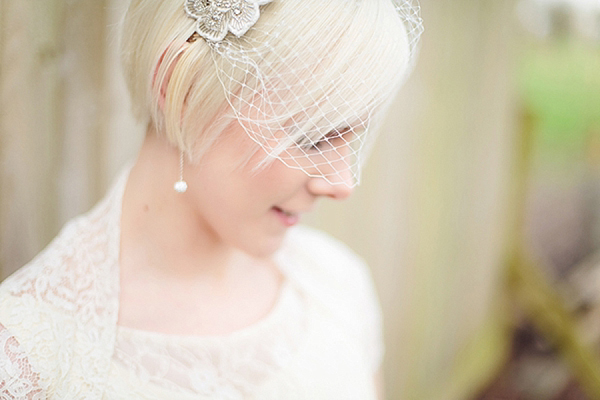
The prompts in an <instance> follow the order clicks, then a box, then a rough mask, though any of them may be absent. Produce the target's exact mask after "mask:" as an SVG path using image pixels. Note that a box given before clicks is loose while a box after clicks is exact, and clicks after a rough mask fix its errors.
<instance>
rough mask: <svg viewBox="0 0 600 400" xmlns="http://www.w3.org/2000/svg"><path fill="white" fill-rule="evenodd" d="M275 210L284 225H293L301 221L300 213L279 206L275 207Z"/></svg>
mask: <svg viewBox="0 0 600 400" xmlns="http://www.w3.org/2000/svg"><path fill="white" fill-rule="evenodd" d="M273 212H274V213H275V215H276V216H277V217H278V218H279V220H280V221H281V223H282V224H283V225H284V226H287V227H292V226H294V225H297V224H298V222H300V215H299V214H298V213H294V212H291V211H286V210H283V209H281V208H279V207H273Z"/></svg>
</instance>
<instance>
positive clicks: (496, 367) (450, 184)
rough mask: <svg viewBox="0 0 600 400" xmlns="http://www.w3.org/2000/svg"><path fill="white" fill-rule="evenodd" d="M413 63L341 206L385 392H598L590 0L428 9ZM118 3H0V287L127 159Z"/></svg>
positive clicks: (599, 81)
mask: <svg viewBox="0 0 600 400" xmlns="http://www.w3.org/2000/svg"><path fill="white" fill-rule="evenodd" d="M421 3H422V16H423V18H424V20H425V23H426V32H425V34H424V36H423V39H422V41H423V46H422V50H421V57H420V60H419V62H418V65H417V69H416V71H415V73H414V74H413V76H412V77H411V79H410V80H409V81H408V82H407V84H406V85H405V87H404V89H403V91H402V92H401V94H400V96H399V97H398V99H397V100H396V102H395V104H394V106H393V109H392V112H391V114H390V116H389V118H388V120H387V123H386V125H385V127H384V129H383V132H382V133H381V136H380V139H379V142H378V146H377V148H376V150H375V152H374V154H373V157H372V159H371V161H370V164H369V165H368V167H367V170H366V171H365V176H364V184H363V185H362V186H361V187H360V188H359V189H358V190H357V191H356V193H355V195H354V196H353V197H352V198H351V199H350V200H348V201H347V202H346V203H344V204H338V203H334V202H331V203H327V202H326V203H324V204H322V206H321V207H320V208H319V209H318V210H317V211H316V212H315V214H314V215H312V216H311V217H310V218H309V221H307V222H308V223H310V224H312V225H314V226H318V227H320V228H322V229H324V230H326V231H328V232H330V233H332V234H333V235H334V236H336V237H338V238H340V239H342V240H344V241H345V242H347V243H348V244H349V245H350V246H351V247H353V248H354V249H355V250H356V251H357V252H358V253H359V254H360V255H361V256H363V257H364V258H365V259H366V260H367V261H368V263H369V265H370V266H371V269H372V272H373V276H374V279H375V282H376V284H377V287H378V291H379V295H380V299H381V302H382V305H383V309H384V314H385V339H386V346H387V353H386V359H385V365H384V367H385V371H384V372H385V378H386V390H387V397H388V398H389V399H409V400H420V399H424V400H436V399H440V400H453V399H500V398H501V399H532V400H538V399H541V400H543V399H586V398H590V399H593V398H600V391H599V385H600V372H599V371H600V367H599V366H598V365H599V364H598V362H597V356H596V355H597V354H598V352H597V351H596V350H595V349H596V348H597V343H598V341H599V339H600V268H599V267H598V265H600V261H598V260H600V257H598V256H596V252H597V251H598V249H599V248H600V212H599V211H600V0H570V1H569V0H522V1H517V0H502V1H496V0H422V1H421ZM125 6H126V2H125V1H123V0H44V1H38V0H0V278H3V277H6V276H8V275H9V274H10V273H12V272H13V271H15V270H16V269H17V268H18V267H20V266H22V265H23V264H25V263H26V262H27V261H28V260H30V259H31V258H32V257H33V256H34V255H35V254H36V253H37V252H39V251H40V250H41V249H42V248H43V247H44V246H45V245H46V244H47V243H48V242H49V241H50V240H51V239H52V237H54V236H55V235H56V233H57V232H58V230H59V229H60V227H61V226H62V225H63V224H64V223H65V222H66V221H67V220H68V219H69V218H72V217H74V216H76V215H78V214H80V213H82V212H85V211H86V210H88V209H89V208H90V207H91V206H92V205H93V204H94V203H95V202H96V201H97V200H98V199H99V198H100V197H101V196H102V194H103V193H104V191H105V190H106V189H107V187H108V186H109V185H110V182H111V180H112V179H113V178H114V177H115V175H116V174H117V172H118V171H119V169H120V168H121V167H122V166H123V165H124V164H125V163H126V162H127V161H128V160H131V159H132V158H133V157H135V154H136V151H137V148H138V146H139V144H140V143H141V140H142V134H143V127H140V126H138V125H137V124H136V123H135V121H133V120H132V118H131V116H130V113H129V100H128V95H127V93H126V90H125V88H124V86H123V81H122V77H121V75H120V70H119V68H120V67H119V59H118V25H119V18H120V16H121V15H122V13H123V10H124V7H125Z"/></svg>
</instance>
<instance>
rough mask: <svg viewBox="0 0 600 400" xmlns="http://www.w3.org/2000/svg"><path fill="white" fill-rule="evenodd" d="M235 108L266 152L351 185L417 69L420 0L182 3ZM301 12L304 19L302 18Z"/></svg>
mask: <svg viewBox="0 0 600 400" xmlns="http://www.w3.org/2000/svg"><path fill="white" fill-rule="evenodd" d="M184 1H185V11H186V12H187V14H188V16H190V17H191V18H193V19H195V20H196V21H197V25H196V34H197V35H199V36H201V37H203V38H204V39H205V41H206V43H208V44H209V45H210V46H211V48H212V49H213V51H212V54H213V59H214V63H215V66H216V68H217V76H218V78H219V81H220V82H221V84H222V87H223V89H224V91H225V96H226V98H227V101H228V103H229V105H230V107H231V111H232V113H233V115H234V116H235V118H236V119H237V121H238V122H239V124H240V125H241V126H242V127H243V129H244V130H245V131H246V133H247V134H248V135H249V137H250V138H251V139H252V140H253V141H254V142H256V143H257V144H258V145H259V146H260V147H261V148H262V149H263V150H264V152H265V154H266V157H264V161H263V162H262V163H261V165H257V166H256V167H257V168H260V167H262V166H265V165H266V164H268V163H270V162H272V161H273V160H280V161H281V162H283V163H284V164H285V165H287V166H288V167H290V168H295V169H300V170H302V171H304V172H305V173H306V174H308V175H309V176H314V177H322V178H324V179H326V180H327V181H328V182H329V183H331V184H345V185H348V186H351V187H353V186H355V185H357V184H358V183H359V182H360V171H361V166H362V165H363V164H364V161H365V158H366V156H367V155H368V153H369V149H370V147H371V146H370V145H371V143H372V141H373V139H374V136H375V135H374V131H375V130H376V128H377V124H378V123H379V122H380V121H381V119H382V118H381V117H382V116H383V114H384V113H385V111H386V108H387V106H388V105H389V102H390V100H391V99H392V98H393V95H394V94H395V93H396V91H397V89H398V88H399V86H400V85H401V84H402V82H403V81H404V80H405V78H406V77H407V75H408V74H409V73H410V71H411V70H412V68H413V66H414V63H415V59H416V55H417V52H418V42H419V37H420V35H421V33H422V32H423V25H422V20H421V18H420V15H419V14H420V8H419V5H418V3H417V1H416V0H327V1H323V0H184ZM299 17H301V18H299Z"/></svg>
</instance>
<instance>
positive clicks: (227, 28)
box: [185, 0, 273, 42]
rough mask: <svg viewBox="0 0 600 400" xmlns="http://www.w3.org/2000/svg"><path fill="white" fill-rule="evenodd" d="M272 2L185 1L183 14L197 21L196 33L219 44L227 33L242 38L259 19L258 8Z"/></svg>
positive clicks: (267, 0)
mask: <svg viewBox="0 0 600 400" xmlns="http://www.w3.org/2000/svg"><path fill="white" fill-rule="evenodd" d="M272 1H273V0H185V12H186V13H187V15H188V16H189V17H190V18H193V19H195V20H196V21H197V26H196V32H197V33H198V34H199V35H200V36H202V37H203V38H204V39H206V40H210V41H212V42H220V41H222V40H223V39H225V36H227V33H228V32H231V33H233V34H234V35H235V36H237V37H241V36H243V35H244V34H245V33H246V32H248V30H249V29H250V28H252V27H253V26H254V24H256V22H257V21H258V19H259V18H260V8H259V6H262V5H265V4H268V3H270V2H272Z"/></svg>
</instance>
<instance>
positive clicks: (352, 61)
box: [121, 0, 410, 159]
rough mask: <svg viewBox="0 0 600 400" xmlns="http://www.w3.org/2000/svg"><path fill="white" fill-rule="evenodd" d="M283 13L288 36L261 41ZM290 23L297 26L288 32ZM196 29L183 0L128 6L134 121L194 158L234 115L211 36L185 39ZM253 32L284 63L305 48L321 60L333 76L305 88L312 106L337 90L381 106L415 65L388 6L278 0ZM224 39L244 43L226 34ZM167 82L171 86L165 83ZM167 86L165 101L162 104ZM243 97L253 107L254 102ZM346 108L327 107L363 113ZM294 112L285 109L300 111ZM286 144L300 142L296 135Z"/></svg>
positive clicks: (382, 2)
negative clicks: (209, 40) (147, 125)
mask: <svg viewBox="0 0 600 400" xmlns="http://www.w3.org/2000/svg"><path fill="white" fill-rule="evenodd" d="M307 3H309V4H308V5H309V6H308V7H307ZM300 5H301V6H300ZM350 5H351V7H350ZM281 15H286V27H287V29H286V30H285V31H283V34H282V35H276V37H264V38H261V37H260V35H264V32H263V31H262V30H261V29H259V28H260V25H261V24H271V25H276V24H274V23H273V21H272V19H273V18H277V17H278V16H281ZM290 22H291V24H292V25H293V29H289V24H290ZM195 23H196V22H195V21H194V20H193V19H191V18H189V17H188V16H187V15H186V13H185V12H184V1H183V0H131V3H130V6H129V8H128V10H127V13H126V15H125V19H124V24H123V35H122V43H121V46H122V61H123V66H124V70H125V77H126V81H127V84H128V87H129V91H130V94H131V97H132V104H133V109H134V113H135V115H136V117H137V118H138V119H139V120H141V121H147V122H149V123H151V124H153V125H154V126H155V128H156V130H157V132H159V134H164V135H165V136H166V138H167V139H168V140H169V142H170V143H172V144H173V145H175V146H177V147H178V148H179V149H180V150H183V151H185V152H186V153H187V154H188V156H190V157H191V158H192V159H194V158H197V157H199V156H201V155H202V154H203V153H204V152H205V151H206V150H207V149H208V148H209V147H210V146H211V145H212V144H213V143H214V141H215V140H216V139H217V138H218V136H219V134H220V133H222V132H223V130H224V129H225V128H226V126H227V125H228V124H229V123H231V121H232V118H230V117H232V115H233V114H232V113H231V110H229V108H230V107H229V103H228V101H227V100H228V99H227V97H226V94H225V91H224V90H223V87H222V84H221V82H220V80H219V76H218V71H217V66H216V65H215V62H214V58H213V57H219V55H218V54H216V55H215V54H212V52H213V49H212V48H211V47H210V46H209V45H208V44H207V43H206V42H205V41H204V40H197V41H195V42H193V43H189V42H188V40H189V39H190V37H191V36H192V35H193V33H194V30H195ZM256 27H257V28H258V29H251V30H250V31H249V32H248V33H247V34H246V35H254V37H253V39H254V41H256V40H262V39H264V40H265V41H266V40H268V41H269V45H270V46H272V48H273V49H274V51H273V54H275V53H276V54H277V57H278V58H279V59H280V60H281V59H282V58H285V57H286V56H287V55H289V56H290V57H292V59H293V57H297V56H298V55H299V54H302V53H303V49H305V48H307V47H309V48H310V49H311V54H312V57H315V58H314V59H317V60H321V61H320V62H321V63H322V65H321V66H320V68H321V69H322V70H326V73H322V74H319V78H318V79H315V80H312V81H311V83H310V85H311V86H314V87H307V88H306V90H307V91H308V92H310V93H311V96H307V98H310V100H309V101H313V102H317V103H318V102H321V101H323V98H325V97H327V98H328V99H329V98H330V96H331V94H332V93H335V96H336V97H338V98H340V99H348V98H351V97H352V96H367V97H369V98H368V99H367V100H365V101H363V102H359V103H357V106H359V107H365V105H366V104H367V103H368V104H369V105H370V106H373V107H375V106H376V107H378V108H381V107H380V105H381V104H385V103H386V101H387V100H389V99H390V98H391V97H392V96H393V95H394V94H395V92H396V91H397V89H398V87H399V85H400V83H401V82H402V81H403V78H404V73H405V71H406V70H407V68H408V65H409V56H410V55H409V45H408V38H407V34H406V28H405V27H404V26H403V23H402V21H401V19H400V18H399V16H398V15H397V13H396V10H395V9H394V6H393V4H392V1H391V0H274V1H273V2H272V3H270V4H268V5H266V6H263V7H261V17H260V20H259V21H258V22H257V24H256ZM226 40H238V39H237V38H235V37H233V36H232V35H229V36H228V38H227V39H226ZM269 57H270V54H268V53H267V54H265V55H264V57H263V58H262V59H260V60H255V61H256V62H257V63H258V64H259V65H258V66H259V67H260V63H269V65H272V64H273V62H274V60H273V59H270V58H269ZM276 68H282V69H285V68H289V66H286V65H280V66H279V67H276ZM312 72H313V71H312V70H311V69H310V68H308V69H306V70H305V71H304V72H302V73H300V74H294V76H295V77H296V79H303V76H302V75H306V74H311V73H312ZM169 75H170V79H169ZM340 77H345V78H344V79H339V78H340ZM166 79H169V81H168V84H166V85H165V80H166ZM359 80H360V82H359ZM238 82H239V80H238ZM336 82H337V83H339V82H344V87H335V88H332V85H334V84H336ZM241 84H242V83H240V85H241ZM287 84H290V82H287ZM292 84H293V82H292ZM164 86H166V88H167V89H166V93H165V96H166V101H165V104H164V106H163V107H161V105H160V98H161V89H162V88H163V87H164ZM359 88H367V89H368V90H369V93H368V94H366V93H357V91H360V90H361V89H359ZM229 89H230V90H231V89H232V88H229ZM233 90H234V91H235V88H233ZM362 90H364V89H362ZM315 94H316V96H317V97H316V98H315ZM296 95H297V93H296V94H293V96H296ZM290 96H292V94H291V95H290ZM283 100H285V99H283ZM290 100H292V99H290ZM296 100H297V97H296ZM246 101H247V102H248V103H251V102H252V99H246ZM303 101H304V102H306V101H307V100H306V99H305V100H303ZM297 103H298V104H296V105H295V106H293V107H296V109H297V110H296V111H300V109H301V108H303V107H304V108H306V107H310V105H309V104H303V103H302V102H297ZM324 103H325V102H324ZM327 103H330V102H327ZM343 104H344V106H343V107H341V108H342V109H341V110H340V109H339V108H338V107H336V105H335V104H333V105H330V106H329V108H330V110H329V111H332V107H333V108H335V112H336V114H338V115H342V114H344V113H347V114H350V113H351V114H352V115H361V113H364V110H353V109H351V108H352V106H351V104H353V103H352V102H348V101H347V100H346V101H344V103H343ZM293 107H292V110H291V111H290V109H289V108H287V109H286V112H288V113H292V114H293V113H294V110H293ZM329 111H328V110H327V108H326V109H321V110H320V111H319V112H320V113H321V114H323V115H325V114H328V113H329ZM323 115H316V114H313V115H306V121H304V122H303V123H304V124H311V125H318V124H319V122H318V120H319V119H322V118H324V117H323ZM368 117H371V116H368ZM331 122H332V121H330V120H329V121H328V123H331ZM333 123H334V124H335V121H333ZM296 135H302V133H301V132H297V133H296ZM310 139H311V140H314V139H316V138H310ZM289 140H290V141H292V142H294V141H296V140H297V138H293V137H292V138H289Z"/></svg>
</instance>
